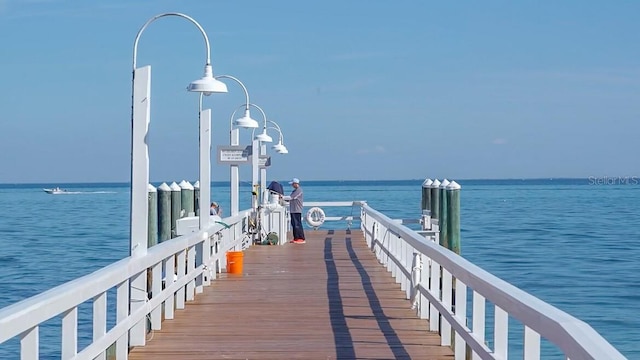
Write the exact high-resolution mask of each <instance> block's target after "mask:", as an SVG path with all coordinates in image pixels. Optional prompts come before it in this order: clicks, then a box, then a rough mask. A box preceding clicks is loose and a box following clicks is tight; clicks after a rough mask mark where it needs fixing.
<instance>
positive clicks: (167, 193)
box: [157, 183, 171, 242]
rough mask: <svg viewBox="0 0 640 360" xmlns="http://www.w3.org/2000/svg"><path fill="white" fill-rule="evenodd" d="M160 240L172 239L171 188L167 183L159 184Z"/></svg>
mask: <svg viewBox="0 0 640 360" xmlns="http://www.w3.org/2000/svg"><path fill="white" fill-rule="evenodd" d="M157 192H158V242H163V241H165V240H169V239H171V188H170V187H169V185H167V183H162V184H161V185H160V186H158V189H157Z"/></svg>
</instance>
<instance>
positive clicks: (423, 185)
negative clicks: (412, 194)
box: [422, 179, 433, 187]
mask: <svg viewBox="0 0 640 360" xmlns="http://www.w3.org/2000/svg"><path fill="white" fill-rule="evenodd" d="M431 184H433V180H431V179H426V180H425V181H424V182H423V183H422V187H430V186H431Z"/></svg>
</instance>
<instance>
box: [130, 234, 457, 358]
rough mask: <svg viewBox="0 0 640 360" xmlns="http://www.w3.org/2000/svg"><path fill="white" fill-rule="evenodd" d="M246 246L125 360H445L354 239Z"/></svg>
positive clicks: (448, 354) (436, 340)
mask: <svg viewBox="0 0 640 360" xmlns="http://www.w3.org/2000/svg"><path fill="white" fill-rule="evenodd" d="M306 235H307V243H306V244H286V245H283V246H267V245H260V246H253V247H251V248H249V249H247V250H246V251H245V254H244V269H243V270H244V271H243V274H242V275H233V274H228V275H227V274H226V273H225V274H222V276H221V277H220V278H218V279H217V280H215V281H214V282H213V283H212V285H211V286H210V287H206V288H205V291H204V293H202V294H198V295H197V296H196V300H195V301H193V302H189V303H188V304H187V307H186V310H180V311H178V312H177V313H176V316H175V319H173V320H165V321H163V323H162V330H160V331H154V332H153V333H150V334H149V335H148V337H147V338H148V339H150V340H149V341H148V342H147V346H145V347H137V348H134V349H132V351H131V353H130V357H129V358H130V359H134V360H135V359H153V360H161V359H202V360H204V359H433V360H439V359H453V353H452V351H451V349H450V348H448V347H442V346H440V337H439V336H438V335H437V333H433V332H429V331H427V329H428V327H429V326H428V322H427V321H426V320H420V319H418V317H417V316H416V315H415V312H414V311H413V310H411V304H410V303H409V301H408V300H406V299H405V296H404V292H403V291H401V290H400V285H399V284H396V283H395V281H394V280H393V278H392V277H391V275H390V274H389V273H388V272H387V271H386V269H385V268H384V267H383V266H381V265H380V264H379V263H378V261H377V260H376V258H375V257H374V255H373V254H372V253H371V251H370V250H369V249H368V248H367V245H366V243H365V242H364V238H363V235H362V232H361V231H360V230H356V231H349V230H335V231H333V230H317V231H307V232H306Z"/></svg>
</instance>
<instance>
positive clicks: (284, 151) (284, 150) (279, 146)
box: [269, 120, 289, 154]
mask: <svg viewBox="0 0 640 360" xmlns="http://www.w3.org/2000/svg"><path fill="white" fill-rule="evenodd" d="M269 122H270V123H272V124H273V125H274V126H275V127H269V129H275V130H277V131H278V134H280V136H279V137H278V143H277V144H275V145H273V146H272V147H271V148H272V149H273V150H275V151H277V152H278V153H279V154H288V153H289V150H287V147H286V146H284V144H283V143H282V142H283V141H284V136H283V135H282V129H280V126H279V125H278V124H277V123H276V122H275V121H271V120H269Z"/></svg>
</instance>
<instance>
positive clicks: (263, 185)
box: [259, 143, 269, 204]
mask: <svg viewBox="0 0 640 360" xmlns="http://www.w3.org/2000/svg"><path fill="white" fill-rule="evenodd" d="M266 155H267V145H265V144H264V143H260V157H263V156H266ZM266 189H267V166H266V163H265V166H263V167H262V168H261V169H260V192H259V197H260V199H262V200H261V202H262V203H263V204H266V203H267V202H268V201H269V199H268V198H267V192H266Z"/></svg>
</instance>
